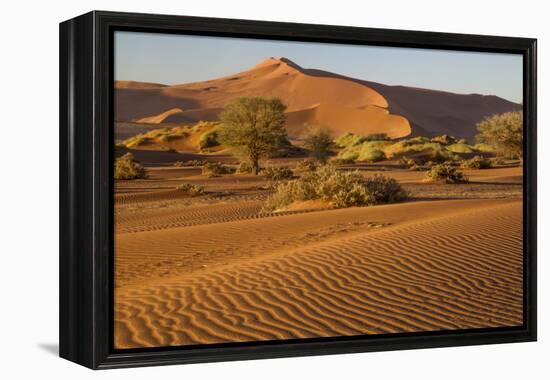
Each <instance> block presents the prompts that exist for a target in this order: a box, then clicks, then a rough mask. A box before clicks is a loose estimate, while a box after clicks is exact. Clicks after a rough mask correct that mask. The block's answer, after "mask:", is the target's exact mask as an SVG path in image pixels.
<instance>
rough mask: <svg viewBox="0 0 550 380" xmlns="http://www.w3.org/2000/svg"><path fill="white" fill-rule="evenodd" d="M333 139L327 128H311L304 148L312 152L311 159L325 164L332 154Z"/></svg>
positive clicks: (305, 139)
mask: <svg viewBox="0 0 550 380" xmlns="http://www.w3.org/2000/svg"><path fill="white" fill-rule="evenodd" d="M332 146H333V142H332V138H331V137H330V134H329V132H328V129H327V128H324V127H320V126H311V127H309V128H308V131H307V133H306V136H305V138H304V147H305V148H306V149H308V150H309V151H310V155H311V157H313V158H314V159H315V160H317V161H319V162H321V163H325V162H326V161H327V158H328V156H329V155H330V154H331V152H332Z"/></svg>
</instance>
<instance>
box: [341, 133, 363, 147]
mask: <svg viewBox="0 0 550 380" xmlns="http://www.w3.org/2000/svg"><path fill="white" fill-rule="evenodd" d="M365 141H366V137H365V136H361V135H356V134H354V133H346V134H343V135H341V136H339V137H337V138H336V139H335V140H334V144H336V145H337V146H339V147H340V148H346V147H350V146H354V145H359V144H362V143H363V142H365Z"/></svg>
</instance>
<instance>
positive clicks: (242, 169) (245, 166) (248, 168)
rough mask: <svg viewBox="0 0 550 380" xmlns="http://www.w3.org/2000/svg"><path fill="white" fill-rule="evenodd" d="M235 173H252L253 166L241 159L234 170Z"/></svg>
mask: <svg viewBox="0 0 550 380" xmlns="http://www.w3.org/2000/svg"><path fill="white" fill-rule="evenodd" d="M236 173H237V174H245V173H254V167H253V166H252V164H251V163H250V162H247V161H241V163H240V164H239V166H237V170H236Z"/></svg>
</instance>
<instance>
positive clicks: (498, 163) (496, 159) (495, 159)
mask: <svg viewBox="0 0 550 380" xmlns="http://www.w3.org/2000/svg"><path fill="white" fill-rule="evenodd" d="M505 163H506V162H505V161H504V160H503V159H502V158H500V157H493V158H491V166H501V165H504V164H505Z"/></svg>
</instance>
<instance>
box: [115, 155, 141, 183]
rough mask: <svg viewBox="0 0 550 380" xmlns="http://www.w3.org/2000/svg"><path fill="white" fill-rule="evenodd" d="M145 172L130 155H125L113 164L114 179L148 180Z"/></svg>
mask: <svg viewBox="0 0 550 380" xmlns="http://www.w3.org/2000/svg"><path fill="white" fill-rule="evenodd" d="M148 177H149V175H148V174H147V170H145V168H144V167H143V166H141V165H140V163H139V162H138V161H136V160H135V159H134V155H133V154H132V153H129V152H128V153H126V154H125V155H124V156H122V157H120V158H117V160H116V162H115V179H141V178H148Z"/></svg>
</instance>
